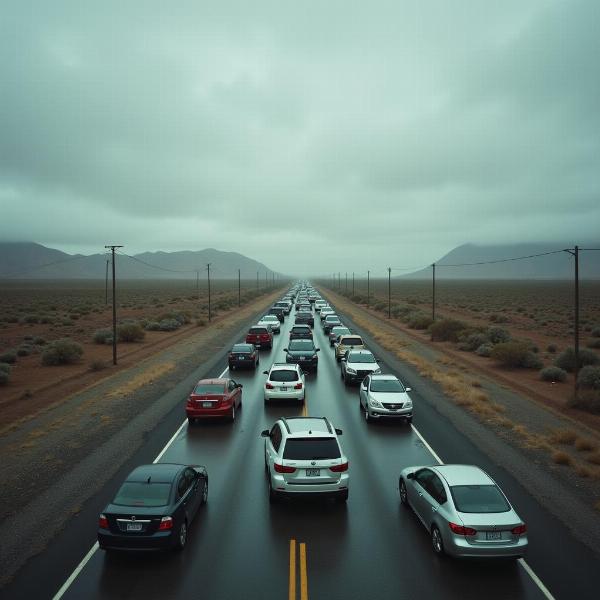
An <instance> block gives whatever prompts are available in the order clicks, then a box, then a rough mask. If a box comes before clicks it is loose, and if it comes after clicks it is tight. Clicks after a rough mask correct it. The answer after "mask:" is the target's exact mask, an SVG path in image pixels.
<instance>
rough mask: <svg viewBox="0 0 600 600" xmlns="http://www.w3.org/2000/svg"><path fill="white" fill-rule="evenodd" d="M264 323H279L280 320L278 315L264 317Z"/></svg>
mask: <svg viewBox="0 0 600 600" xmlns="http://www.w3.org/2000/svg"><path fill="white" fill-rule="evenodd" d="M263 321H273V322H274V321H277V322H278V323H279V319H278V318H277V316H276V315H265V316H264V317H263Z"/></svg>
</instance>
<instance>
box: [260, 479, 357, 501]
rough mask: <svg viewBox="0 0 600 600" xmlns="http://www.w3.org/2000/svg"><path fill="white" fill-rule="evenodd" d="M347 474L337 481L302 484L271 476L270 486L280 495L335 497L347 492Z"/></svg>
mask: <svg viewBox="0 0 600 600" xmlns="http://www.w3.org/2000/svg"><path fill="white" fill-rule="evenodd" d="M349 479H350V478H349V476H348V475H345V476H343V477H341V478H340V480H339V482H337V483H323V484H318V485H302V484H292V483H288V482H286V481H285V480H284V479H283V477H278V476H277V477H273V478H272V479H271V486H272V488H273V491H274V492H275V493H276V494H277V495H278V496H280V497H288V498H303V497H307V498H308V497H312V498H314V497H315V496H318V497H319V498H321V497H322V498H327V497H332V498H337V497H339V496H344V495H346V494H348V489H349V488H348V484H349Z"/></svg>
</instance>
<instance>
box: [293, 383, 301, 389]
mask: <svg viewBox="0 0 600 600" xmlns="http://www.w3.org/2000/svg"><path fill="white" fill-rule="evenodd" d="M294 389H295V390H301V389H302V382H300V383H297V384H296V385H295V386H294Z"/></svg>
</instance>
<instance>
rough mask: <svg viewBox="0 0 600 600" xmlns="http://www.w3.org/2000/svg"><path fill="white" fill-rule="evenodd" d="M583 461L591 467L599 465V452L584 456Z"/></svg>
mask: <svg viewBox="0 0 600 600" xmlns="http://www.w3.org/2000/svg"><path fill="white" fill-rule="evenodd" d="M585 459H586V460H587V461H588V462H589V463H592V464H593V465H600V452H598V451H596V452H593V453H592V454H588V456H586V457H585Z"/></svg>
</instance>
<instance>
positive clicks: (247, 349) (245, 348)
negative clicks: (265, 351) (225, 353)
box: [231, 344, 254, 353]
mask: <svg viewBox="0 0 600 600" xmlns="http://www.w3.org/2000/svg"><path fill="white" fill-rule="evenodd" d="M231 351H232V352H242V353H252V352H254V346H251V345H250V344H234V346H233V348H232V349H231Z"/></svg>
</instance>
